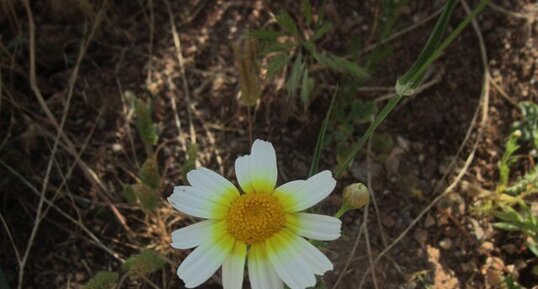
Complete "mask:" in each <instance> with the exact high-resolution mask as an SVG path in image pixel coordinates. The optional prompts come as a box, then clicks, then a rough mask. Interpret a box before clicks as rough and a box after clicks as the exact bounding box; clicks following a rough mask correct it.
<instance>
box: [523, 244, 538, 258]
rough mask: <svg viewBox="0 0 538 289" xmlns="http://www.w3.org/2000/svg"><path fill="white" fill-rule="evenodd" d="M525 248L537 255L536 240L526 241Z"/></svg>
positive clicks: (537, 245) (537, 246)
mask: <svg viewBox="0 0 538 289" xmlns="http://www.w3.org/2000/svg"><path fill="white" fill-rule="evenodd" d="M526 245H527V248H529V250H530V251H531V252H532V253H533V254H534V255H535V256H536V257H538V244H537V243H536V242H527V243H526Z"/></svg>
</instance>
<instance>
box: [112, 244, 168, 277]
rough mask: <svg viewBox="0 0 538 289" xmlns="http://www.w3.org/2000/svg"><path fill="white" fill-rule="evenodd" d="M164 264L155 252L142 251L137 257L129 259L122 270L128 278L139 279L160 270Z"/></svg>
mask: <svg viewBox="0 0 538 289" xmlns="http://www.w3.org/2000/svg"><path fill="white" fill-rule="evenodd" d="M165 264H166V262H165V260H164V259H163V257H161V255H159V254H158V253H157V252H155V251H153V250H144V251H142V252H141V253H140V254H138V255H134V256H131V257H129V259H127V260H126V261H125V263H123V266H122V268H123V270H125V271H127V274H129V276H131V277H140V276H144V275H147V274H150V273H153V272H155V271H157V270H160V269H162V268H163V267H164V265H165Z"/></svg>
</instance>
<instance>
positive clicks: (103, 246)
mask: <svg viewBox="0 0 538 289" xmlns="http://www.w3.org/2000/svg"><path fill="white" fill-rule="evenodd" d="M0 165H2V166H4V167H5V168H6V169H7V170H8V171H9V172H11V173H12V174H13V175H14V176H15V177H17V178H18V179H20V180H21V181H22V182H23V184H25V185H26V186H27V187H28V188H29V189H30V191H32V192H33V193H34V194H36V195H37V196H41V194H40V192H39V190H38V189H37V188H36V187H34V186H33V185H32V184H31V183H30V182H29V181H28V180H27V179H25V178H24V177H23V176H22V175H21V174H19V173H18V172H17V171H15V170H14V169H13V168H12V167H10V166H9V165H7V164H6V163H4V162H3V161H0ZM44 202H45V203H46V204H48V205H49V206H50V207H52V208H54V209H55V210H56V211H57V212H58V213H59V214H60V215H62V216H63V217H64V218H66V219H67V220H69V221H70V222H72V223H73V224H75V225H77V226H78V227H79V228H80V229H81V230H82V231H84V233H86V234H87V235H88V237H90V240H91V241H93V242H94V243H95V244H96V245H97V246H98V247H99V248H101V249H103V250H104V251H105V252H107V253H108V254H110V255H111V256H112V257H114V258H115V259H117V260H118V261H121V262H124V259H123V258H121V257H120V255H119V254H118V253H116V252H114V251H113V250H112V249H110V248H108V247H107V246H106V245H105V244H104V243H103V242H102V241H101V240H99V238H97V236H95V234H93V233H92V231H90V229H88V227H86V226H85V225H84V223H82V221H81V220H77V219H74V218H73V217H71V215H69V214H68V213H66V212H64V211H63V210H62V209H60V208H59V207H58V206H56V205H55V204H54V203H53V202H51V201H50V200H49V199H47V198H46V197H45V198H44Z"/></svg>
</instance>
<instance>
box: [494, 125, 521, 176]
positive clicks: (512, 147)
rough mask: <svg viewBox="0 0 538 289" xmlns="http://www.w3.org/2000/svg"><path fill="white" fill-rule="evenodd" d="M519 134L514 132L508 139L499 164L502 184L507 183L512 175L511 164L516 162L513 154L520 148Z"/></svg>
mask: <svg viewBox="0 0 538 289" xmlns="http://www.w3.org/2000/svg"><path fill="white" fill-rule="evenodd" d="M517 139H518V136H517V134H516V133H512V134H511V135H510V136H509V137H508V140H507V141H506V145H505V149H504V153H503V156H502V158H501V160H500V162H499V164H498V167H499V176H500V184H501V185H504V186H505V185H507V184H508V179H509V177H510V166H511V165H512V164H513V163H514V162H515V158H514V157H513V156H512V155H513V154H514V153H515V152H516V151H517V150H518V149H519V146H518V145H517Z"/></svg>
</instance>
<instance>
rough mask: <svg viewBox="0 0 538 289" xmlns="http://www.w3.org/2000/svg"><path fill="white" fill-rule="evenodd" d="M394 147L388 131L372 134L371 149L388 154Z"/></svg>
mask: <svg viewBox="0 0 538 289" xmlns="http://www.w3.org/2000/svg"><path fill="white" fill-rule="evenodd" d="M392 148H394V140H393V138H392V136H391V135H390V134H389V133H376V134H374V135H373V136H372V149H373V150H374V151H375V152H376V153H378V154H380V155H388V154H389V153H390V152H391V150H392Z"/></svg>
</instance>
